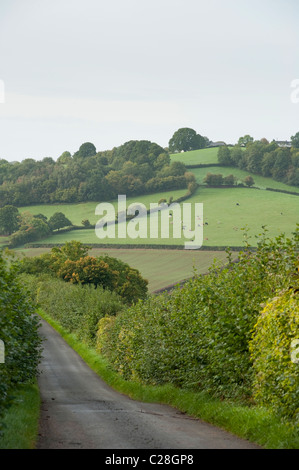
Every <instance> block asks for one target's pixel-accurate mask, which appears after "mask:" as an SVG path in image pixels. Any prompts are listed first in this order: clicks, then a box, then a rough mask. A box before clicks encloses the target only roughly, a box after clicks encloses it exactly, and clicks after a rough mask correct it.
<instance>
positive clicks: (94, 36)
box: [0, 0, 299, 161]
mask: <svg viewBox="0 0 299 470" xmlns="http://www.w3.org/2000/svg"><path fill="white" fill-rule="evenodd" d="M298 23H299V1H298V0H208V1H202V0H109V1H107V0H105V1H104V0H0V101H1V85H2V86H3V85H4V97H5V101H4V102H2V103H1V102H0V158H5V159H6V160H9V161H13V160H19V161H21V160H23V159H25V158H35V159H36V160H41V159H42V158H44V157H48V156H49V157H52V158H54V159H55V160H56V159H57V158H58V157H59V156H60V155H61V154H62V152H64V151H65V150H68V151H70V152H71V153H74V152H75V151H76V150H78V148H79V146H80V145H81V144H82V143H84V142H92V143H93V144H94V145H95V146H96V148H97V150H98V151H100V150H108V149H111V148H113V147H115V146H119V145H121V144H123V143H125V142H127V141H129V140H135V139H136V140H150V141H152V142H156V143H158V144H159V145H161V146H163V147H165V146H167V145H168V142H169V139H170V138H171V137H172V135H173V133H174V132H175V131H176V130H177V129H179V128H181V127H191V128H192V129H195V130H196V131H197V132H198V133H199V134H201V135H204V136H207V137H209V138H210V139H211V140H214V141H215V140H224V141H225V142H227V143H233V144H234V143H236V142H237V140H238V138H239V137H240V136H243V135H245V134H250V135H252V136H253V137H254V138H255V139H260V138H262V137H266V138H267V139H268V140H272V139H278V140H287V139H290V137H291V136H292V135H294V134H295V133H296V132H298V131H299V103H297V104H296V103H294V102H292V101H291V93H292V88H291V83H292V81H293V80H295V79H299V60H298V59H299V28H298ZM2 88H3V87H2ZM2 101H3V100H2Z"/></svg>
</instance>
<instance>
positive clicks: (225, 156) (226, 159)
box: [218, 145, 233, 166]
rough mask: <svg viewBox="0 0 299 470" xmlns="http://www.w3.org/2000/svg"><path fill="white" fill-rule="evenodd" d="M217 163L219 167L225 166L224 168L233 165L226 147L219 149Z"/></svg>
mask: <svg viewBox="0 0 299 470" xmlns="http://www.w3.org/2000/svg"><path fill="white" fill-rule="evenodd" d="M218 162H219V163H220V164H221V165H225V166H230V165H232V163H233V161H232V158H231V154H230V149H229V148H228V147H227V146H226V145H225V146H223V147H219V150H218Z"/></svg>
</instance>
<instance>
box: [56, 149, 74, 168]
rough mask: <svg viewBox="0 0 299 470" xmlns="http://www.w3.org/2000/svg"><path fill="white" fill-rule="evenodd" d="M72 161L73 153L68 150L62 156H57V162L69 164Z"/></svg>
mask: <svg viewBox="0 0 299 470" xmlns="http://www.w3.org/2000/svg"><path fill="white" fill-rule="evenodd" d="M71 161H72V155H71V153H70V152H68V151H67V150H66V151H65V152H63V153H62V154H61V155H60V157H58V158H57V163H60V164H62V165H67V164H68V163H70V162H71Z"/></svg>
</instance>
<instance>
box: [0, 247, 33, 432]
mask: <svg viewBox="0 0 299 470" xmlns="http://www.w3.org/2000/svg"><path fill="white" fill-rule="evenodd" d="M9 263H10V264H8V262H7V260H6V259H5V257H4V255H3V253H2V252H1V251H0V332H1V333H0V335H1V336H0V339H1V340H2V341H3V342H4V345H5V362H4V364H0V432H1V418H2V416H3V414H4V411H5V408H6V407H7V406H8V405H9V404H10V403H11V402H12V401H13V389H14V388H15V386H16V385H18V384H23V383H28V382H30V381H31V380H33V379H34V378H35V377H36V374H37V367H38V363H39V359H40V339H39V335H38V318H37V316H36V314H35V304H34V303H33V302H32V300H31V299H30V296H29V294H28V293H27V292H26V291H25V290H24V288H23V287H22V286H21V283H20V282H19V281H18V279H17V274H18V270H17V264H16V263H14V262H13V261H11V260H10V262H9Z"/></svg>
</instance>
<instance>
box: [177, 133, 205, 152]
mask: <svg viewBox="0 0 299 470" xmlns="http://www.w3.org/2000/svg"><path fill="white" fill-rule="evenodd" d="M206 143H207V139H206V138H205V137H203V136H201V135H200V134H197V133H196V131H195V130H194V129H190V128H188V127H184V128H181V129H179V130H177V131H176V132H175V133H174V134H173V136H172V138H171V139H170V141H169V151H170V152H171V153H175V152H188V151H190V150H198V149H202V148H205V147H206Z"/></svg>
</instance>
